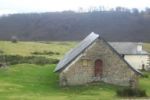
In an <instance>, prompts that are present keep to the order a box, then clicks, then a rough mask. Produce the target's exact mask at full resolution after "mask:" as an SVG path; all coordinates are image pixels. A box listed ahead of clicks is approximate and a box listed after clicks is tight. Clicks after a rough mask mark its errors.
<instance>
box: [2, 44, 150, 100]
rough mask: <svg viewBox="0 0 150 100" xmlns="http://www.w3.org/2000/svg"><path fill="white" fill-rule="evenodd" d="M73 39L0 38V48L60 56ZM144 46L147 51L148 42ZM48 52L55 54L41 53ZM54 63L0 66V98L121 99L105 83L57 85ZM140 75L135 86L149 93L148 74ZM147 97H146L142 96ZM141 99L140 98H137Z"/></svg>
mask: <svg viewBox="0 0 150 100" xmlns="http://www.w3.org/2000/svg"><path fill="white" fill-rule="evenodd" d="M75 44H77V42H18V43H12V42H9V41H0V51H2V54H6V55H20V56H31V55H34V54H33V52H40V55H37V56H44V57H47V58H56V59H61V58H62V57H63V55H64V54H65V53H66V52H67V51H68V50H69V49H71V48H73V47H74V46H75ZM144 49H146V50H150V44H145V45H144ZM44 51H51V52H57V53H59V54H54V55H45V54H42V53H41V52H44ZM55 66H56V64H44V65H36V64H27V63H23V64H15V65H9V66H5V67H2V68H0V100H114V99H124V98H120V97H118V96H117V95H116V90H117V89H120V88H122V87H119V86H114V85H109V84H105V83H93V84H90V85H89V84H87V85H84V86H73V87H60V86H59V76H58V73H54V72H53V70H54V68H55ZM146 74H147V75H148V78H144V77H141V78H140V80H139V87H140V88H141V89H145V90H146V92H147V94H148V96H150V84H149V83H150V73H148V72H147V73H146ZM146 98H148V97H146ZM141 99H143V98H141Z"/></svg>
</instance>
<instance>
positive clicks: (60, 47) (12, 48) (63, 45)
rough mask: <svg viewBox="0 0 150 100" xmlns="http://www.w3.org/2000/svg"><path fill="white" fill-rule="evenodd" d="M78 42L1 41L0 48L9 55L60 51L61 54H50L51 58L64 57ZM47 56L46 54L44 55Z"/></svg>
mask: <svg viewBox="0 0 150 100" xmlns="http://www.w3.org/2000/svg"><path fill="white" fill-rule="evenodd" d="M75 44H76V42H47V43H45V42H18V43H12V42H9V41H0V50H2V51H3V52H4V54H7V55H21V56H30V55H32V52H44V51H52V52H59V53H60V55H53V56H48V55H47V57H51V58H58V59H60V58H62V57H63V55H64V54H65V53H66V52H67V51H68V50H69V49H70V48H72V47H74V46H75ZM44 56H45V55H44Z"/></svg>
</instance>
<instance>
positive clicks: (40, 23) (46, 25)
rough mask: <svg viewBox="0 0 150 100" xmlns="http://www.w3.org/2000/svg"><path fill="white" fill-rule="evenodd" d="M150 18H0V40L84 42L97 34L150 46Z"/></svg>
mask: <svg viewBox="0 0 150 100" xmlns="http://www.w3.org/2000/svg"><path fill="white" fill-rule="evenodd" d="M149 27H150V14H149V13H147V12H136V11H135V12H132V13H131V12H129V11H93V12H86V13H77V12H71V11H66V12H48V13H30V14H13V15H9V16H3V17H0V39H1V40H10V39H11V37H12V36H15V37H17V38H18V39H19V40H31V41H33V40H48V41H49V40H54V41H58V40H59V41H64V40H81V39H83V38H84V37H85V36H86V35H87V34H89V33H90V32H92V31H94V32H96V33H99V34H101V36H103V37H104V38H106V40H108V41H142V42H150V28H149Z"/></svg>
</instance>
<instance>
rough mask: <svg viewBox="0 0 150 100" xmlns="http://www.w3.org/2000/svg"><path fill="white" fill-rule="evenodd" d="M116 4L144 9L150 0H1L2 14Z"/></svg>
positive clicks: (108, 6)
mask: <svg viewBox="0 0 150 100" xmlns="http://www.w3.org/2000/svg"><path fill="white" fill-rule="evenodd" d="M94 6H104V7H106V8H112V7H116V6H122V7H128V8H139V9H144V8H145V7H150V0H0V15H2V14H8V13H26V12H47V11H63V10H75V11H77V10H78V9H79V8H80V7H82V8H83V9H88V8H89V7H94Z"/></svg>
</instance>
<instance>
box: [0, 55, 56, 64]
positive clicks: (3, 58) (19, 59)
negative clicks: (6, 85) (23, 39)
mask: <svg viewBox="0 0 150 100" xmlns="http://www.w3.org/2000/svg"><path fill="white" fill-rule="evenodd" d="M58 61H59V60H58V59H52V58H49V59H48V58H46V57H36V56H28V57H23V56H19V55H0V62H4V63H6V64H7V65H14V64H21V63H29V64H38V65H44V64H56V63H58Z"/></svg>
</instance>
